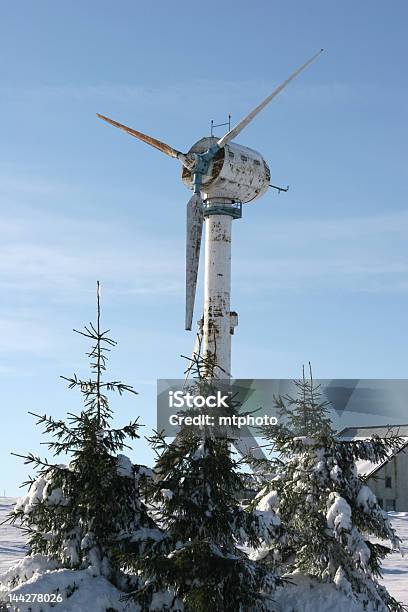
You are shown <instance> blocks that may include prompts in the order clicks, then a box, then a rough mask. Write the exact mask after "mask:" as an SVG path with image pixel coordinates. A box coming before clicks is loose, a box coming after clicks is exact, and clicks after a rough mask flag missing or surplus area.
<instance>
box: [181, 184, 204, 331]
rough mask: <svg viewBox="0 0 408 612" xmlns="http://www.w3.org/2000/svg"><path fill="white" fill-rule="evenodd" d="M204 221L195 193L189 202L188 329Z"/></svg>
mask: <svg viewBox="0 0 408 612" xmlns="http://www.w3.org/2000/svg"><path fill="white" fill-rule="evenodd" d="M203 221H204V214H203V201H202V199H201V195H200V194H199V193H195V194H194V195H193V196H192V197H191V198H190V200H189V202H188V204H187V241H186V324H185V325H186V329H191V326H192V323H193V311H194V300H195V294H196V287H197V274H198V263H199V259H200V246H201V235H202V233H203Z"/></svg>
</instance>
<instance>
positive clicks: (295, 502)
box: [254, 380, 403, 612]
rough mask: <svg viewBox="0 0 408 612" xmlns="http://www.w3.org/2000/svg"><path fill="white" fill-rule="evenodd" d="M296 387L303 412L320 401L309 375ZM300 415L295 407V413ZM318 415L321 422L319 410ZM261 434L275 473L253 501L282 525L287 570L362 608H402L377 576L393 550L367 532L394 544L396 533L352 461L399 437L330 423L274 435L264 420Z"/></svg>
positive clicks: (375, 457) (374, 458) (388, 447)
mask: <svg viewBox="0 0 408 612" xmlns="http://www.w3.org/2000/svg"><path fill="white" fill-rule="evenodd" d="M297 388H298V397H296V398H290V406H292V407H295V409H297V408H298V407H299V408H301V410H302V411H303V413H304V414H308V412H309V409H310V410H311V409H312V407H313V406H322V405H323V404H324V403H323V404H322V401H321V397H320V393H319V389H318V388H317V387H316V386H314V383H313V381H312V380H310V381H305V380H302V381H299V382H298V384H297ZM287 399H288V398H286V401H287ZM306 402H310V406H307V407H306V405H305V404H306ZM281 405H282V402H281V401H280V402H279V403H278V406H281ZM299 414H300V415H301V414H302V413H301V411H300V410H299V412H296V410H295V415H296V419H297V417H298V415H299ZM308 422H310V423H312V422H313V418H310V419H308ZM320 422H322V423H323V424H324V425H326V416H325V414H324V413H323V418H321V419H320ZM297 423H298V421H297V420H296V424H297ZM301 423H302V421H301ZM310 431H313V429H312V430H309V433H310ZM263 433H264V435H265V437H266V438H268V439H269V440H270V441H271V443H272V448H273V450H274V451H275V452H277V453H278V459H277V460H276V459H275V460H272V464H273V468H272V470H271V471H274V472H275V477H274V478H273V480H272V481H271V482H270V483H269V485H268V486H267V487H266V488H264V489H263V490H262V491H261V492H260V493H259V494H258V496H257V498H256V500H255V502H254V506H255V507H256V506H257V507H264V506H265V504H266V503H268V504H269V505H270V506H271V507H272V508H274V509H275V511H276V512H277V514H278V516H279V517H280V518H281V520H282V522H283V523H284V524H285V526H286V527H287V529H288V534H289V535H288V539H287V540H286V542H285V543H284V545H283V546H281V554H282V558H283V560H284V562H285V563H286V569H287V571H299V572H301V573H303V574H306V575H309V576H312V577H315V578H317V579H319V580H321V581H323V582H332V583H334V584H335V585H336V586H337V587H338V588H339V589H340V590H342V591H343V592H345V593H346V594H347V595H348V596H349V597H350V598H352V599H354V600H355V601H356V602H357V603H358V604H359V605H361V606H362V609H370V610H380V611H381V612H386V611H387V610H395V611H399V610H402V609H403V608H402V606H401V605H400V604H399V603H398V602H397V601H396V600H395V599H394V598H393V597H392V596H391V595H390V594H389V593H388V592H387V590H386V589H385V588H384V587H383V586H381V585H380V584H379V582H378V578H379V577H380V576H381V561H382V559H383V558H384V557H385V556H386V555H387V554H389V553H390V552H391V550H390V549H389V548H388V547H386V546H384V545H382V544H375V543H372V541H370V539H369V538H370V537H372V536H374V537H376V538H379V539H381V540H389V541H390V542H391V545H392V546H393V547H394V548H398V547H399V539H398V537H397V535H396V533H395V531H394V529H393V528H392V526H391V524H390V522H389V519H388V517H387V514H386V513H385V512H383V510H382V509H381V507H380V506H379V504H378V502H377V499H376V497H375V495H374V494H373V493H372V491H371V489H370V488H369V487H368V486H367V484H366V482H365V481H364V479H363V478H362V477H360V476H359V475H358V473H357V470H356V466H355V462H356V461H358V460H363V461H370V462H373V463H377V462H378V461H381V460H383V459H384V458H386V457H388V456H389V455H390V454H391V453H392V452H393V450H394V449H395V448H398V446H399V445H400V444H401V440H400V439H398V438H395V437H392V438H391V437H390V438H386V439H379V438H378V437H373V438H371V439H368V440H359V441H352V442H344V441H340V440H338V439H337V438H336V436H335V434H334V433H333V432H332V431H331V430H330V429H329V428H328V427H324V428H323V430H321V429H320V430H319V429H316V433H315V435H314V436H313V437H312V436H310V435H309V436H305V435H303V436H293V435H288V434H287V431H286V432H285V431H283V429H282V430H281V431H280V432H279V433H278V434H277V431H276V429H272V430H271V429H270V428H268V427H265V428H263ZM263 554H265V553H264V552H263Z"/></svg>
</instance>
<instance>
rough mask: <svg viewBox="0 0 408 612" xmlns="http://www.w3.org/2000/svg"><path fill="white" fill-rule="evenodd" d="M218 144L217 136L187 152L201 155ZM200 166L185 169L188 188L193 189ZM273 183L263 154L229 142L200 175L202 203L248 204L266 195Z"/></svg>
mask: <svg viewBox="0 0 408 612" xmlns="http://www.w3.org/2000/svg"><path fill="white" fill-rule="evenodd" d="M216 144H217V138H215V137H214V136H210V137H204V138H201V140H199V141H198V142H196V143H195V144H194V145H193V146H192V147H191V149H190V151H189V152H188V154H187V155H188V156H189V157H190V155H191V154H193V155H196V156H199V155H202V154H206V153H207V152H208V151H210V150H211V148H212V147H213V146H215V145H216ZM197 167H199V166H198V164H196V165H195V166H193V167H192V168H187V167H186V166H183V168H182V172H181V179H182V181H183V183H184V185H185V186H186V187H187V188H188V189H192V190H194V185H195V174H196V168H197ZM269 182H270V171H269V167H268V164H267V163H266V161H265V160H264V158H263V157H262V155H261V154H260V153H258V152H257V151H254V150H253V149H250V148H248V147H244V146H242V145H239V144H237V143H235V142H229V143H228V144H226V145H224V147H222V148H221V149H218V150H217V152H216V153H215V155H214V156H213V157H212V158H211V159H210V160H209V161H208V162H207V164H206V166H204V168H203V170H202V172H201V185H200V191H201V194H202V198H203V200H214V199H221V200H230V201H232V202H240V203H247V202H252V201H253V200H255V199H256V198H259V197H260V196H261V195H263V194H264V193H265V192H266V191H267V189H268V187H269Z"/></svg>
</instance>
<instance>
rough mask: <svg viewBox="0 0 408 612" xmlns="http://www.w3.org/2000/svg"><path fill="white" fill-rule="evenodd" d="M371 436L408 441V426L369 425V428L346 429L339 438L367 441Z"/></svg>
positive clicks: (340, 433)
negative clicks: (393, 437)
mask: <svg viewBox="0 0 408 612" xmlns="http://www.w3.org/2000/svg"><path fill="white" fill-rule="evenodd" d="M371 436H379V437H380V438H389V437H390V436H400V437H401V438H406V439H407V441H408V425H369V426H367V427H346V428H345V429H342V430H341V431H340V432H339V434H338V437H339V438H340V439H342V440H366V439H367V438H371Z"/></svg>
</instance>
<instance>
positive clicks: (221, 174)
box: [98, 49, 323, 378]
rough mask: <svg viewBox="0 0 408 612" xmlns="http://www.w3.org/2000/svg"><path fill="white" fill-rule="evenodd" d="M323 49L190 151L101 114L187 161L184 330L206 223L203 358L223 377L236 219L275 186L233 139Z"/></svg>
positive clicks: (233, 319)
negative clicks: (188, 194)
mask: <svg viewBox="0 0 408 612" xmlns="http://www.w3.org/2000/svg"><path fill="white" fill-rule="evenodd" d="M322 51H323V49H321V50H320V51H319V52H318V53H316V54H315V55H313V57H311V58H310V59H309V60H308V61H307V62H305V63H304V64H302V66H300V67H299V68H298V69H297V70H295V72H293V73H292V74H291V75H290V76H289V77H288V78H287V79H286V80H285V81H283V83H281V85H279V87H277V88H276V89H275V90H274V91H273V92H272V93H271V94H270V95H269V96H267V97H266V98H265V99H264V100H263V101H262V102H261V103H260V104H258V106H256V107H255V108H254V109H253V110H252V111H251V112H250V113H248V115H247V116H246V117H244V118H243V119H242V120H241V121H240V122H239V123H238V124H237V125H236V126H235V127H233V128H232V129H231V130H230V131H229V132H228V133H227V134H225V136H223V137H222V138H220V139H217V138H215V137H213V136H211V137H204V138H201V139H200V140H198V141H197V142H196V143H195V144H194V145H193V146H192V147H191V148H190V150H189V151H188V152H187V153H182V152H181V151H178V150H177V149H173V147H171V146H170V145H168V144H166V143H164V142H161V141H160V140H157V139H156V138H153V137H151V136H148V135H146V134H143V133H142V132H138V131H136V130H134V129H132V128H130V127H127V126H126V125H123V124H122V123H118V122H117V121H114V120H113V119H109V118H108V117H105V116H104V115H100V114H99V113H98V117H100V118H101V119H103V120H104V121H107V122H108V123H110V124H111V125H113V126H115V127H117V128H119V129H121V130H123V131H125V132H127V133H128V134H130V135H131V136H134V137H135V138H138V139H139V140H142V141H143V142H145V143H146V144H148V145H150V146H152V147H155V148H156V149H159V151H162V152H163V153H165V154H166V155H168V156H169V157H174V158H175V159H178V160H180V162H181V163H182V174H181V178H182V181H183V183H184V184H185V185H186V187H188V188H189V189H191V190H192V191H193V196H192V197H191V198H190V200H189V202H188V204H187V241H186V312H185V328H186V329H187V330H191V327H192V320H193V310H194V301H195V294H196V286H197V274H198V264H199V256H200V246H201V236H202V228H203V223H204V220H205V222H206V232H205V264H204V270H205V272H204V276H205V281H204V317H203V321H202V348H203V357H204V359H206V358H208V359H210V360H211V362H212V363H216V365H217V367H218V368H219V369H220V372H221V374H220V376H219V377H220V378H229V377H230V372H231V335H232V333H233V331H234V327H235V326H236V324H237V315H236V313H231V311H230V295H231V225H232V220H233V219H237V218H240V217H241V214H242V204H244V203H248V202H253V201H254V200H256V199H257V198H259V197H260V196H261V195H263V194H264V193H265V192H266V191H267V189H268V187H269V186H270V183H269V182H270V171H269V167H268V164H267V163H266V161H265V160H264V158H263V157H262V155H261V154H260V153H258V152H257V151H254V150H253V149H249V148H248V147H244V146H242V145H239V144H237V143H235V142H233V139H234V138H236V137H237V136H238V135H239V134H240V133H241V132H242V130H243V129H244V128H245V127H246V126H247V125H248V124H249V123H250V122H251V121H252V120H253V119H254V118H255V117H256V115H257V114H258V113H260V111H261V110H262V109H264V108H265V106H267V105H268V104H269V103H270V102H271V101H272V100H273V98H275V96H277V95H278V94H279V93H280V92H281V91H282V90H283V89H284V88H285V87H286V86H287V85H288V84H289V83H290V82H291V81H292V80H293V79H294V78H295V77H296V76H298V75H299V74H300V73H301V72H302V71H303V70H304V69H305V68H306V67H307V66H309V65H310V64H311V63H312V62H313V61H314V60H315V59H316V58H317V57H318V56H319V55H320V53H321V52H322Z"/></svg>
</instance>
